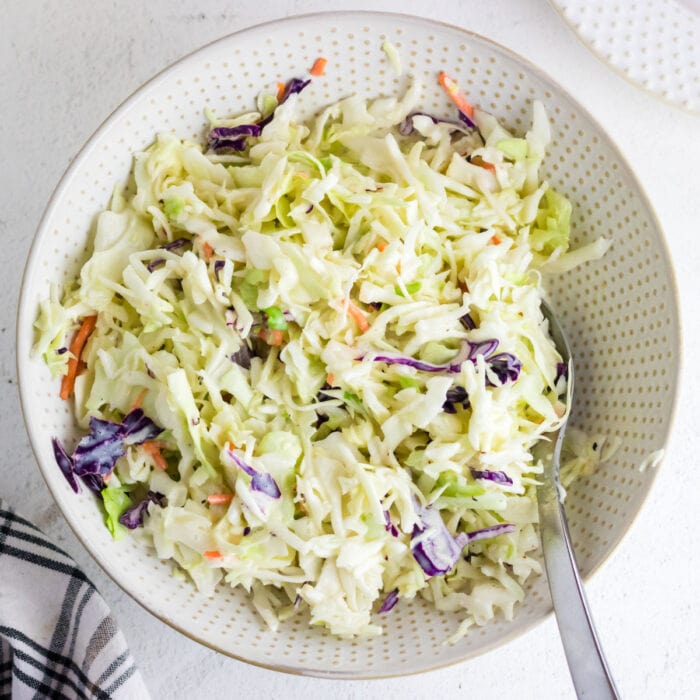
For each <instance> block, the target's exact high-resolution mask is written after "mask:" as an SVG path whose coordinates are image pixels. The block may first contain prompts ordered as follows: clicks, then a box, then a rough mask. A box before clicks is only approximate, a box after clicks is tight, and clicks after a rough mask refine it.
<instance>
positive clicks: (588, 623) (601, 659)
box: [537, 431, 620, 700]
mask: <svg viewBox="0 0 700 700" xmlns="http://www.w3.org/2000/svg"><path fill="white" fill-rule="evenodd" d="M562 435H563V431H561V432H560V434H559V436H558V437H557V440H556V444H555V449H554V454H553V455H552V456H551V458H549V459H544V460H543V463H544V474H543V479H542V481H543V483H542V484H540V485H539V487H538V488H537V499H538V501H539V512H540V534H541V537H542V550H543V554H544V564H545V569H546V571H547V581H548V583H549V590H550V592H551V594H552V602H553V604H554V612H555V614H556V618H557V624H558V625H559V633H560V635H561V641H562V645H563V646H564V653H565V654H566V661H567V663H568V664H569V671H570V672H571V678H572V680H573V683H574V688H575V689H576V695H577V696H578V697H579V698H587V699H590V700H606V699H607V698H615V700H619V697H620V696H619V694H618V692H617V688H616V687H615V682H614V681H613V679H612V676H611V674H610V669H609V668H608V665H607V662H606V660H605V656H604V655H603V651H602V649H601V646H600V642H599V641H598V636H597V634H596V631H595V627H594V626H593V619H592V618H591V614H590V612H589V610H588V601H587V600H586V594H585V593H584V590H583V585H582V583H581V578H580V576H579V573H578V567H577V566H576V557H575V556H574V552H573V549H572V547H571V540H570V538H569V528H568V526H567V524H566V516H565V514H564V507H563V505H562V503H561V501H560V499H559V493H558V487H557V479H556V476H555V469H557V467H558V464H559V452H560V449H561V437H562Z"/></svg>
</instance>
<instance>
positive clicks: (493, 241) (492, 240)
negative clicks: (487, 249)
mask: <svg viewBox="0 0 700 700" xmlns="http://www.w3.org/2000/svg"><path fill="white" fill-rule="evenodd" d="M500 244H501V239H500V237H499V236H498V234H496V233H494V234H493V236H491V238H489V245H500Z"/></svg>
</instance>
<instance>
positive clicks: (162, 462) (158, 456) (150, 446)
mask: <svg viewBox="0 0 700 700" xmlns="http://www.w3.org/2000/svg"><path fill="white" fill-rule="evenodd" d="M141 447H143V449H144V452H146V454H147V455H149V457H150V458H151V459H152V460H153V464H155V466H156V467H157V468H158V469H162V470H163V471H165V470H166V469H167V468H168V462H167V461H166V459H165V457H163V454H162V453H161V451H160V445H159V444H158V443H157V442H156V441H155V440H146V442H143V443H141Z"/></svg>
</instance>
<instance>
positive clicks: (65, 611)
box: [0, 499, 150, 700]
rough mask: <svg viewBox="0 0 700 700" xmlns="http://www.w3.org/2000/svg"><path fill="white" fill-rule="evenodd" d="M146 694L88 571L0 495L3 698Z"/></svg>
mask: <svg viewBox="0 0 700 700" xmlns="http://www.w3.org/2000/svg"><path fill="white" fill-rule="evenodd" d="M149 697H150V696H149V694H148V691H147V690H146V686H145V685H144V682H143V679H142V678H141V674H140V673H139V671H138V670H137V668H136V665H135V663H134V659H133V658H132V656H131V652H130V651H129V649H128V648H127V645H126V640H125V639H124V635H123V634H122V633H121V631H120V630H119V628H118V627H117V624H116V622H115V621H114V618H113V617H112V615H111V614H110V611H109V608H108V607H107V604H106V603H105V602H104V600H103V599H102V597H101V596H100V594H99V593H98V592H97V590H96V589H95V587H94V586H93V585H92V583H91V582H90V581H89V579H88V578H87V576H85V574H84V573H83V572H82V571H81V570H80V569H79V568H78V567H77V565H76V563H75V562H74V561H73V560H72V559H71V558H70V557H69V556H68V555H67V554H66V553H65V552H63V551H62V550H61V549H59V548H58V547H56V546H55V545H54V544H52V543H51V542H50V541H49V540H48V539H46V537H45V536H44V534H43V533H42V532H41V531H40V530H38V529H37V528H35V527H34V526H33V525H32V524H31V523H30V522H28V521H27V520H25V519H24V518H21V517H20V516H19V515H16V514H15V513H14V512H13V511H12V510H11V509H10V508H9V507H8V505H7V504H6V503H4V502H3V501H2V499H0V700H9V698H12V700H25V698H33V699H38V698H41V699H42V700H43V698H69V699H70V700H73V698H89V699H90V700H92V699H93V698H97V699H99V700H109V699H110V698H114V699H115V700H126V699H127V698H128V699H129V700H140V699H141V698H145V699H148V698H149Z"/></svg>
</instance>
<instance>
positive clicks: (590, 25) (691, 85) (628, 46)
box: [551, 0, 700, 114]
mask: <svg viewBox="0 0 700 700" xmlns="http://www.w3.org/2000/svg"><path fill="white" fill-rule="evenodd" d="M551 2H552V4H553V5H554V6H555V7H557V8H558V9H559V11H560V12H561V14H562V17H563V18H564V19H565V20H566V22H568V23H569V26H570V27H571V28H572V29H573V31H574V32H576V34H578V36H579V38H580V39H581V41H583V42H584V44H586V46H588V47H589V48H590V49H591V51H593V52H594V53H595V54H596V55H597V56H599V57H600V58H601V59H602V60H603V61H606V62H607V63H609V64H610V65H611V66H612V67H613V68H614V69H615V70H617V71H619V72H620V74H621V75H624V76H625V77H626V78H628V79H629V80H631V81H632V82H633V83H636V84H637V85H640V86H641V87H643V88H644V89H645V90H649V92H651V93H653V94H655V95H657V96H658V97H661V98H662V99H664V100H667V101H668V102H672V103H673V104H675V105H678V106H679V107H682V108H684V109H688V110H690V111H691V112H695V113H696V114H700V3H698V0H622V2H613V1H612V0H551Z"/></svg>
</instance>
